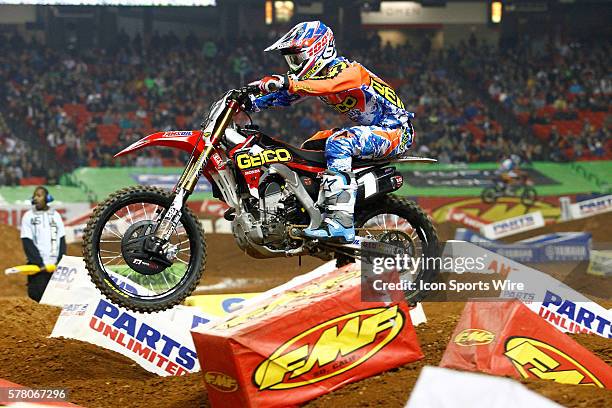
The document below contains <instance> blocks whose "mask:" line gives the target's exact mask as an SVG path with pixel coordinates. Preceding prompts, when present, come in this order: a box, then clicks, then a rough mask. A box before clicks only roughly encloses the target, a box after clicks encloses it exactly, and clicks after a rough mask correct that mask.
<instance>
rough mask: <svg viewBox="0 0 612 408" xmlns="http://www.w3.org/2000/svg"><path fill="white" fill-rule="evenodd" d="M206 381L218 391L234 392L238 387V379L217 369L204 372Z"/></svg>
mask: <svg viewBox="0 0 612 408" xmlns="http://www.w3.org/2000/svg"><path fill="white" fill-rule="evenodd" d="M204 381H206V384H208V385H210V386H211V387H213V388H214V389H215V390H217V391H221V392H234V391H236V390H237V389H238V381H236V380H235V379H234V378H233V377H231V376H229V375H227V374H224V373H220V372H217V371H207V372H206V373H204Z"/></svg>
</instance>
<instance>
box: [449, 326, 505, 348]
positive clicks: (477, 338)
mask: <svg viewBox="0 0 612 408" xmlns="http://www.w3.org/2000/svg"><path fill="white" fill-rule="evenodd" d="M493 339H495V335H494V334H493V333H491V332H490V331H487V330H483V329H465V330H463V331H462V332H461V333H459V334H458V335H456V336H455V339H454V342H455V343H456V344H458V345H460V346H465V347H468V346H482V345H485V344H489V343H491V342H492V341H493Z"/></svg>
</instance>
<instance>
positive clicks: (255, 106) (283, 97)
mask: <svg viewBox="0 0 612 408" xmlns="http://www.w3.org/2000/svg"><path fill="white" fill-rule="evenodd" d="M298 99H300V96H299V95H295V94H294V95H291V94H289V93H288V92H287V91H286V90H281V91H276V92H272V93H269V94H267V95H260V96H257V97H253V98H252V99H251V109H250V110H251V111H253V112H259V111H261V110H264V109H268V108H271V107H275V106H290V105H291V104H292V103H294V102H295V101H296V100H298Z"/></svg>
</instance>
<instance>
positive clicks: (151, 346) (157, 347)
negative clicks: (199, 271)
mask: <svg viewBox="0 0 612 408" xmlns="http://www.w3.org/2000/svg"><path fill="white" fill-rule="evenodd" d="M113 279H114V280H115V282H117V283H118V284H119V286H122V285H130V286H131V287H129V288H128V290H129V291H132V292H137V293H147V292H148V291H147V289H145V288H143V287H140V286H138V285H136V284H134V283H133V282H129V283H128V282H126V281H124V280H123V279H122V278H121V277H120V276H119V275H113ZM237 296H238V295H227V296H226V297H219V296H216V297H215V298H214V301H209V302H206V301H205V302H203V304H204V305H210V308H211V313H206V312H205V311H203V310H202V307H189V306H176V307H174V308H172V309H170V310H167V311H164V312H158V313H151V314H147V313H137V312H132V311H129V310H127V309H124V308H121V307H119V306H116V305H114V304H112V303H111V302H110V301H108V300H106V299H105V298H104V297H103V296H102V294H101V293H100V292H99V291H98V289H97V288H96V287H95V286H94V284H93V283H92V282H91V280H90V278H89V275H88V274H87V270H86V269H85V263H84V262H83V259H82V258H78V257H74V256H64V257H63V258H62V261H61V262H60V264H59V265H58V268H57V270H56V271H55V272H54V273H53V276H52V278H51V280H50V281H49V285H48V286H47V289H46V290H45V293H44V295H43V297H42V300H41V303H44V304H49V305H54V306H62V307H63V309H62V312H61V314H60V316H59V318H58V320H57V322H56V323H55V327H54V328H53V332H52V333H51V337H67V338H72V339H76V340H81V341H86V342H89V343H92V344H95V345H98V346H100V347H104V348H106V349H109V350H113V351H116V352H118V353H121V354H123V355H124V356H126V357H128V358H130V359H132V360H134V361H135V362H136V363H138V364H139V365H140V366H142V367H143V368H145V369H146V370H149V371H151V372H154V373H156V374H158V375H162V376H167V375H182V374H186V373H188V372H195V371H199V369H200V368H199V363H198V360H197V357H196V353H195V348H194V346H193V340H192V338H191V333H190V331H191V329H193V328H195V327H197V326H199V325H201V324H206V323H208V322H210V321H212V320H215V319H218V317H217V316H216V315H215V314H218V313H219V312H218V309H219V307H218V305H217V303H219V304H221V305H223V304H224V302H225V301H226V300H227V299H234V300H235V299H236V297H237ZM226 298H227V299H226ZM203 308H204V309H206V306H204V307H203Z"/></svg>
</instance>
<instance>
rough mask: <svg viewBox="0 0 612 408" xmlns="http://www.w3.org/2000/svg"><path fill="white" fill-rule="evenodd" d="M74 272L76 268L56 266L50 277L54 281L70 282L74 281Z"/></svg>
mask: <svg viewBox="0 0 612 408" xmlns="http://www.w3.org/2000/svg"><path fill="white" fill-rule="evenodd" d="M76 272H77V270H76V268H68V267H67V266H58V267H57V269H56V270H55V272H54V273H53V276H52V277H51V279H52V280H54V281H56V282H65V283H71V282H72V281H74V277H75V275H76Z"/></svg>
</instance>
